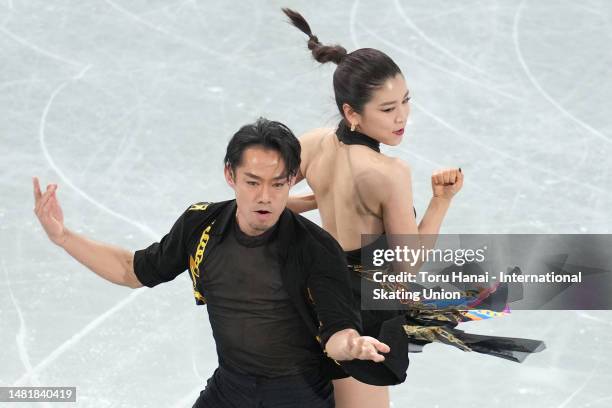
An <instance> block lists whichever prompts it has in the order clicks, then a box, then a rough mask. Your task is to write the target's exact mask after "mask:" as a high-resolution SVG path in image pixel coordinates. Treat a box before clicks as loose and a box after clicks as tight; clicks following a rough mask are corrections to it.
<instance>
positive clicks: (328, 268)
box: [308, 236, 362, 347]
mask: <svg viewBox="0 0 612 408" xmlns="http://www.w3.org/2000/svg"><path fill="white" fill-rule="evenodd" d="M309 257H310V259H311V260H312V265H311V269H310V277H309V280H308V289H309V292H310V295H311V296H312V301H313V303H314V309H315V312H316V314H317V317H318V319H319V335H320V336H321V344H322V346H323V347H325V344H326V343H327V340H329V338H330V337H331V336H332V335H333V334H334V333H336V332H338V331H340V330H343V329H355V330H357V331H358V332H360V333H361V331H362V330H361V313H360V311H359V305H357V304H356V302H355V299H354V297H353V292H352V289H351V285H350V280H349V279H350V278H349V271H348V268H347V265H346V259H345V257H344V252H342V248H340V245H338V243H337V242H336V241H335V240H334V239H333V238H332V237H331V236H329V237H322V240H321V241H319V243H318V245H316V246H315V248H314V249H313V250H312V252H311V253H310V254H309Z"/></svg>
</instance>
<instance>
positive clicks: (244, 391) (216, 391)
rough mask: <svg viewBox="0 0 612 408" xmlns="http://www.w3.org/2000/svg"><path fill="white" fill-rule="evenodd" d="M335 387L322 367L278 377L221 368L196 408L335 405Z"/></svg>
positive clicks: (325, 407) (327, 407) (316, 407)
mask: <svg viewBox="0 0 612 408" xmlns="http://www.w3.org/2000/svg"><path fill="white" fill-rule="evenodd" d="M333 407H335V403H334V389H333V386H332V384H331V381H329V380H326V379H324V378H323V376H322V374H321V372H320V370H314V371H309V372H306V373H302V374H299V375H292V376H287V377H279V378H265V377H253V376H248V375H243V374H238V373H236V372H233V371H230V370H229V369H228V368H226V367H219V368H217V369H216V370H215V372H214V374H213V376H212V377H210V378H209V379H208V381H207V383H206V388H205V389H204V390H203V391H202V392H201V393H200V397H199V398H198V399H197V401H196V402H195V404H194V405H193V408H333Z"/></svg>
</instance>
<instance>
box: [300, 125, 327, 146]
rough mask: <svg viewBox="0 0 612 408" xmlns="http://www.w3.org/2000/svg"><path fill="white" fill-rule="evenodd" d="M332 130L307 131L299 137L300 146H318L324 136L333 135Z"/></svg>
mask: <svg viewBox="0 0 612 408" xmlns="http://www.w3.org/2000/svg"><path fill="white" fill-rule="evenodd" d="M334 132H335V129H333V128H316V129H312V130H309V131H308V132H306V133H304V134H303V135H301V136H300V144H301V145H302V147H303V148H304V147H306V148H308V147H312V146H318V145H319V144H320V143H321V142H322V141H323V139H324V138H325V137H326V136H329V135H332V134H334Z"/></svg>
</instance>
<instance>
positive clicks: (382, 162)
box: [355, 154, 411, 196]
mask: <svg viewBox="0 0 612 408" xmlns="http://www.w3.org/2000/svg"><path fill="white" fill-rule="evenodd" d="M369 159H370V160H367V159H366V160H363V161H362V162H361V166H358V167H359V169H358V171H357V172H356V173H357V174H355V176H356V177H355V178H356V181H357V183H358V184H359V185H361V186H362V187H364V188H366V189H367V190H368V191H371V192H373V193H376V192H378V193H380V194H375V195H376V196H380V195H383V196H384V195H386V194H387V193H389V192H390V191H391V190H394V189H395V188H397V187H398V186H404V187H408V186H409V185H410V179H411V171H410V166H409V165H408V163H406V162H405V161H403V160H401V159H398V158H396V157H388V156H385V155H380V154H377V155H372V156H369Z"/></svg>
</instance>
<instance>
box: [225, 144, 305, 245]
mask: <svg viewBox="0 0 612 408" xmlns="http://www.w3.org/2000/svg"><path fill="white" fill-rule="evenodd" d="M225 179H226V181H227V183H228V184H229V186H230V187H231V188H233V189H234V192H235V193H236V203H237V206H238V211H237V221H238V225H239V227H240V230H241V231H242V232H244V233H245V234H247V235H259V234H262V233H263V232H265V231H266V230H267V229H269V228H270V227H272V226H273V225H274V224H276V222H277V221H278V219H279V217H280V215H281V213H282V212H283V210H284V209H285V206H286V205H287V199H288V197H289V188H290V187H291V184H292V183H293V180H291V181H289V180H287V174H286V172H285V163H284V161H283V159H282V158H281V156H280V154H279V153H278V152H277V151H276V150H270V149H264V148H262V147H259V146H254V147H249V148H247V149H245V150H244V152H243V153H242V160H241V163H240V165H239V166H238V167H237V168H236V169H234V171H233V172H232V171H231V170H230V168H229V167H228V166H225Z"/></svg>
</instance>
